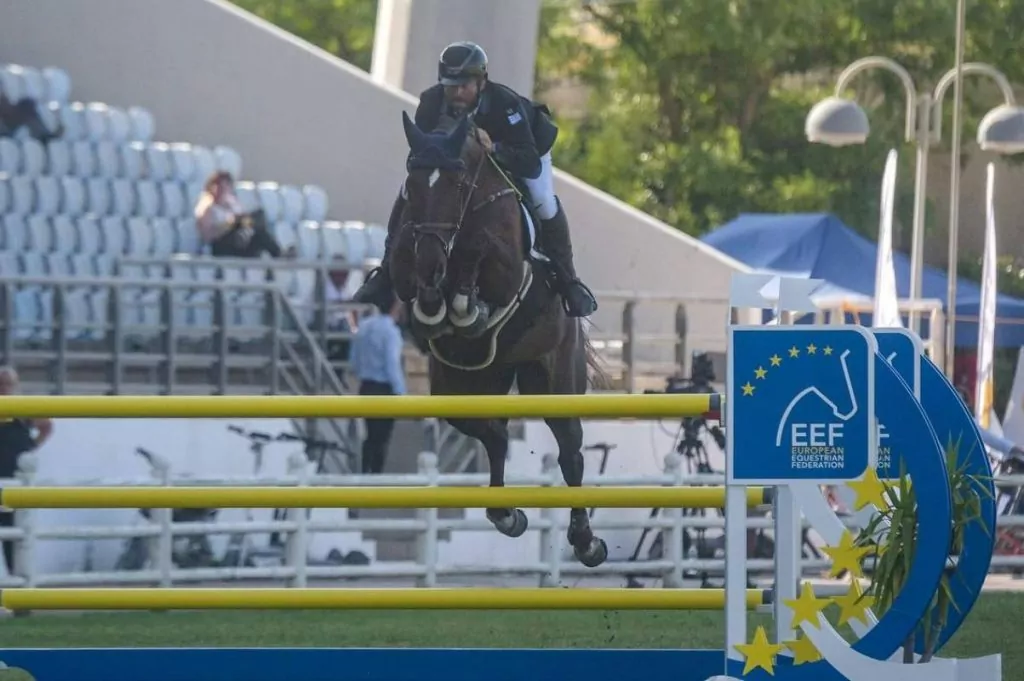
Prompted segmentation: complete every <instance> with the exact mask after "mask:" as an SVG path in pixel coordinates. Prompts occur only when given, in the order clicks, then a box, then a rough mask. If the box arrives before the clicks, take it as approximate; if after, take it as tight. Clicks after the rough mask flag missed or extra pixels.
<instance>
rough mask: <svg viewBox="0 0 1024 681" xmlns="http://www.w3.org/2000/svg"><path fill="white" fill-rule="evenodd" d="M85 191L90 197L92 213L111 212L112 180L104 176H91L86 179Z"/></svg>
mask: <svg viewBox="0 0 1024 681" xmlns="http://www.w3.org/2000/svg"><path fill="white" fill-rule="evenodd" d="M85 191H86V195H87V196H88V197H89V212H90V213H92V214H93V215H110V214H111V212H110V208H111V196H110V180H107V179H104V178H102V177H90V178H89V179H88V180H86V181H85Z"/></svg>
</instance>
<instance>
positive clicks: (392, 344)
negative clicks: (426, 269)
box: [349, 296, 405, 473]
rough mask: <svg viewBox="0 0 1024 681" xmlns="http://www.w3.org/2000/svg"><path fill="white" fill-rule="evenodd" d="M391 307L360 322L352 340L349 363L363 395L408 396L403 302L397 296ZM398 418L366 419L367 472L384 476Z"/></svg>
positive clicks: (364, 468) (364, 455)
mask: <svg viewBox="0 0 1024 681" xmlns="http://www.w3.org/2000/svg"><path fill="white" fill-rule="evenodd" d="M386 302H387V303H388V306H387V307H383V308H381V307H378V308H377V313H376V314H373V315H371V316H369V317H367V318H365V319H363V320H362V321H361V322H360V323H359V329H358V330H357V331H356V336H355V338H354V339H352V350H351V354H350V355H349V364H350V367H351V371H352V374H353V375H354V376H355V377H356V378H357V379H358V380H359V394H360V395H404V394H405V375H404V373H403V371H402V344H403V343H402V330H401V329H400V328H399V326H398V322H399V320H400V319H401V315H402V309H403V306H402V303H401V301H399V300H398V299H397V298H395V297H394V296H392V297H391V299H390V300H388V301H386ZM394 426H395V420H394V419H366V439H365V440H364V441H363V471H362V472H363V473H383V472H384V460H385V458H386V457H387V449H388V443H389V442H390V441H391V432H392V430H393V429H394Z"/></svg>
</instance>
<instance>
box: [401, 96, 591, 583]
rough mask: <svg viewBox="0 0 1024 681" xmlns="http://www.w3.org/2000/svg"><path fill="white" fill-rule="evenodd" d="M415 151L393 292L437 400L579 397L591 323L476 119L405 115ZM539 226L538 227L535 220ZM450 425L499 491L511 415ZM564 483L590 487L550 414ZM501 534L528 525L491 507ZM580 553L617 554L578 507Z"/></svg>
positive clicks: (565, 431) (575, 447)
mask: <svg viewBox="0 0 1024 681" xmlns="http://www.w3.org/2000/svg"><path fill="white" fill-rule="evenodd" d="M403 124H404V127H405V135H406V139H407V141H408V143H409V149H410V154H409V158H408V161H407V176H406V180H405V185H404V190H403V191H404V195H405V196H406V201H405V205H404V207H403V208H401V215H400V217H399V220H398V225H399V226H398V227H397V234H396V241H395V245H394V248H393V250H392V252H391V254H390V261H389V267H390V271H391V273H392V280H393V286H394V292H395V294H396V295H397V296H398V298H399V299H400V300H401V301H403V302H404V303H405V305H406V309H407V310H409V311H410V315H409V318H410V328H411V330H412V333H413V335H414V336H415V337H416V339H417V342H418V343H419V344H420V347H421V348H425V349H427V350H428V351H429V360H428V362H429V372H428V373H429V382H430V392H431V394H433V395H507V394H508V393H509V392H510V391H511V390H512V387H513V385H516V386H517V387H518V390H519V392H520V393H522V394H531V395H541V394H560V395H580V394H584V393H585V392H586V391H587V387H588V371H587V369H588V366H590V367H594V368H595V369H596V370H597V372H598V373H601V370H600V368H599V367H598V366H597V364H596V361H595V354H594V352H593V348H592V346H591V345H590V343H589V340H588V338H587V335H586V331H585V329H584V327H583V324H582V320H580V319H574V318H571V317H569V316H567V315H566V313H565V310H564V309H563V307H562V302H561V299H560V297H559V296H558V295H557V294H556V293H555V290H554V288H553V286H552V276H553V273H552V271H551V269H550V267H549V265H547V264H546V259H545V258H543V256H541V255H540V254H538V253H535V252H534V253H532V254H531V248H530V246H529V245H528V243H529V239H530V237H529V236H528V234H529V231H528V230H527V229H526V227H527V225H528V220H529V219H530V218H527V217H526V216H527V215H528V214H527V213H525V212H524V210H525V209H524V207H523V204H521V203H520V200H519V199H520V197H521V195H522V192H521V191H520V189H519V188H517V187H516V185H515V184H514V183H513V182H512V181H511V180H510V179H509V178H508V176H507V175H506V174H505V173H504V172H503V171H502V170H501V168H500V167H499V165H498V164H497V163H496V162H495V161H494V160H493V159H492V157H491V155H490V154H489V153H487V152H486V151H485V150H484V148H483V146H482V145H481V144H480V138H479V136H478V133H477V130H476V127H475V125H473V124H472V123H471V121H470V119H469V118H468V117H465V116H464V117H461V118H460V119H458V120H455V119H452V118H448V117H444V118H442V120H441V122H440V123H439V125H438V128H437V129H436V130H432V131H423V130H420V129H419V128H418V127H417V126H416V124H415V123H413V122H412V121H411V120H410V119H409V117H408V115H403ZM534 224H536V222H534ZM447 421H448V422H449V423H450V424H451V425H452V426H453V427H454V428H456V429H457V430H458V431H460V432H462V433H463V434H465V435H466V436H468V437H472V438H475V439H477V440H479V441H480V442H481V443H482V444H483V446H484V449H485V450H486V451H487V459H488V462H489V465H490V486H491V487H502V486H504V484H505V460H506V458H507V456H508V447H509V433H508V419H507V418H492V419H470V418H450V419H447ZM545 423H546V424H547V426H548V428H549V429H550V430H551V433H552V435H554V438H555V441H556V442H557V444H558V464H559V467H560V468H561V471H562V477H563V478H564V480H565V482H566V484H567V485H569V486H571V487H580V486H582V485H583V468H584V461H583V454H582V452H581V448H582V445H583V426H582V423H581V421H580V419H579V418H549V419H545ZM486 515H487V518H488V520H490V522H491V523H492V524H493V525H494V527H495V528H496V529H497V530H498V531H499V532H501V533H502V534H504V535H506V536H508V537H519V536H521V535H522V534H523V533H524V532H525V531H526V529H527V526H528V521H527V517H526V514H525V513H523V511H522V510H521V509H518V508H488V509H487V511H486ZM566 538H567V539H568V542H569V544H570V545H571V546H572V547H573V552H574V554H575V555H576V558H577V559H578V560H579V561H580V562H581V563H582V564H583V565H585V566H587V567H596V566H598V565H600V564H601V563H603V562H604V561H605V560H606V559H607V557H608V547H607V545H606V543H605V542H604V540H603V539H600V538H598V537H596V536H595V535H594V533H593V531H592V529H591V527H590V519H589V516H588V513H587V510H586V509H584V508H574V509H572V510H571V512H570V519H569V527H568V531H567V533H566Z"/></svg>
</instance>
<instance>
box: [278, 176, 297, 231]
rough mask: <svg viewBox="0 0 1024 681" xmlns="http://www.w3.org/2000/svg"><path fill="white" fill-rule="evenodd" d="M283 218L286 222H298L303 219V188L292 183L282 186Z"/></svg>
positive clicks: (280, 191)
mask: <svg viewBox="0 0 1024 681" xmlns="http://www.w3.org/2000/svg"><path fill="white" fill-rule="evenodd" d="M278 193H279V194H280V195H281V219H282V220H284V221H285V222H291V223H293V224H294V223H297V222H299V220H301V219H302V205H303V199H302V190H301V189H299V188H298V187H295V186H293V185H290V184H283V185H281V186H280V188H279V190H278Z"/></svg>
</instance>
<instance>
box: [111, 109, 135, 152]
mask: <svg viewBox="0 0 1024 681" xmlns="http://www.w3.org/2000/svg"><path fill="white" fill-rule="evenodd" d="M131 136H132V122H131V119H130V118H128V114H127V112H125V111H122V110H121V109H117V108H114V109H110V111H108V112H107V138H108V139H109V140H110V141H111V142H113V143H115V144H127V143H128V142H129V141H130V140H131Z"/></svg>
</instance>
